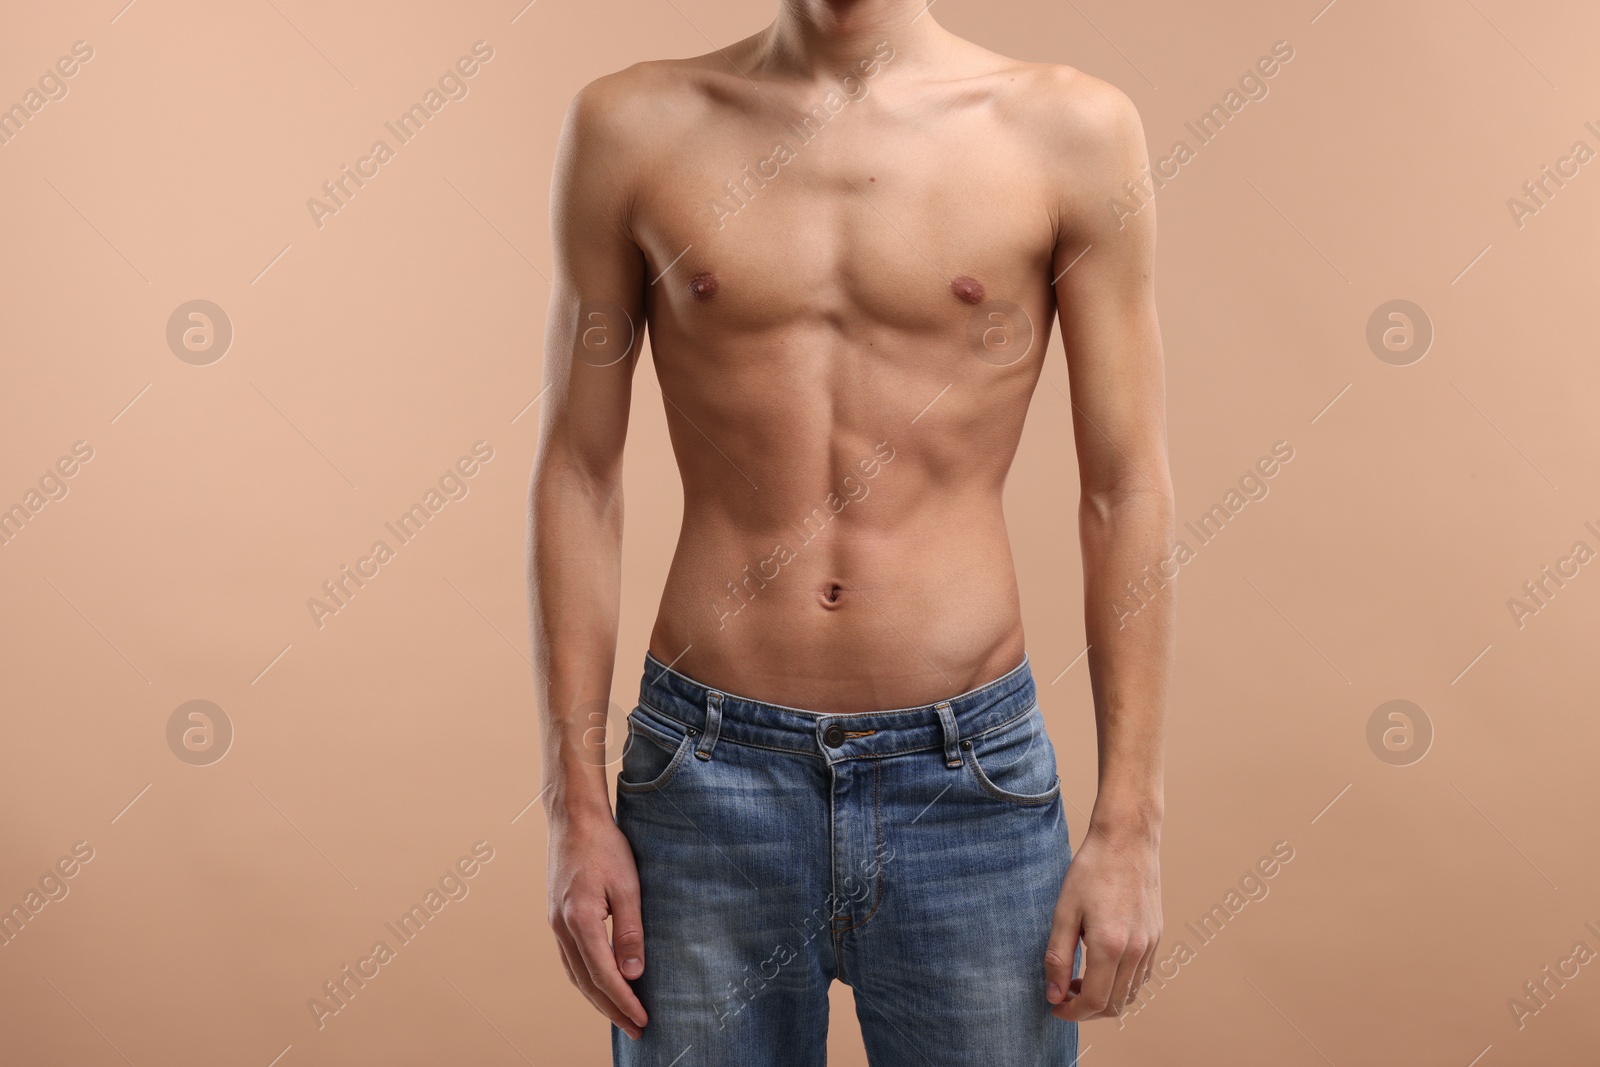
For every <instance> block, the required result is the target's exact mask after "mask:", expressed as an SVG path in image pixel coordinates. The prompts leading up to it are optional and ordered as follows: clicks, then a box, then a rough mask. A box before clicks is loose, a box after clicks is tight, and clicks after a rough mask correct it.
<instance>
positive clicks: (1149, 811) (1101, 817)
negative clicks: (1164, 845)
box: [1089, 791, 1165, 846]
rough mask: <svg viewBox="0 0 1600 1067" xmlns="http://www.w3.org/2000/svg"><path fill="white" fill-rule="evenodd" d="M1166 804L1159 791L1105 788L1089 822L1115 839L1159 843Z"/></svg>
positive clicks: (1149, 843) (1101, 832) (1097, 829)
mask: <svg viewBox="0 0 1600 1067" xmlns="http://www.w3.org/2000/svg"><path fill="white" fill-rule="evenodd" d="M1164 812H1165V804H1164V801H1163V799H1162V797H1161V795H1160V793H1159V792H1156V793H1153V794H1152V793H1144V794H1139V795H1128V794H1110V795H1108V794H1107V793H1106V792H1104V791H1102V792H1101V794H1100V796H1099V797H1097V798H1096V800H1095V804H1094V810H1093V811H1092V812H1090V813H1089V826H1090V829H1091V830H1094V831H1096V832H1098V833H1100V834H1103V835H1105V836H1106V837H1107V838H1110V839H1111V840H1112V841H1114V842H1117V843H1119V844H1121V843H1124V842H1126V843H1131V844H1148V845H1152V846H1155V845H1159V844H1160V843H1161V821H1162V816H1163V814H1164Z"/></svg>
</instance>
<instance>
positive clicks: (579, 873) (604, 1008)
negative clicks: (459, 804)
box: [546, 817, 649, 1039]
mask: <svg viewBox="0 0 1600 1067" xmlns="http://www.w3.org/2000/svg"><path fill="white" fill-rule="evenodd" d="M548 871H549V873H548V876H547V879H546V881H547V885H548V887H549V894H548V896H549V900H548V918H549V921H550V928H551V929H552V930H554V931H555V935H556V944H557V945H559V946H560V948H561V960H562V963H563V964H564V965H565V966H566V968H567V978H568V979H570V980H571V982H572V984H573V985H575V986H577V987H578V989H579V991H581V992H582V993H583V995H584V996H586V997H588V998H589V1002H590V1003H591V1004H593V1005H594V1006H595V1008H596V1009H597V1010H598V1011H599V1012H600V1013H601V1014H602V1015H604V1016H605V1017H606V1018H608V1019H610V1020H611V1021H612V1022H614V1023H616V1024H617V1025H618V1026H619V1027H621V1028H622V1029H623V1031H624V1032H625V1033H627V1035H628V1036H629V1037H631V1038H635V1039H637V1038H638V1037H639V1036H640V1033H641V1029H642V1027H643V1026H644V1025H645V1023H646V1022H648V1021H649V1020H648V1016H647V1015H646V1014H645V1010H644V1005H643V1004H640V1003H639V998H638V997H636V996H634V994H633V989H632V987H630V986H629V985H628V980H631V979H635V978H638V977H639V976H640V975H641V974H643V973H644V927H643V925H642V924H641V922H640V918H639V871H638V868H637V867H635V866H634V862H633V850H632V849H631V848H630V847H629V846H628V839H627V838H626V837H624V836H623V835H622V831H621V830H619V829H617V824H616V823H615V822H613V821H611V820H610V819H609V818H606V819H600V818H590V819H576V818H571V817H561V818H554V819H552V820H551V822H550V852H549V866H548ZM608 915H609V916H611V938H610V939H609V940H608V939H607V936H606V916H608Z"/></svg>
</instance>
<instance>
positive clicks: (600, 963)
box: [571, 914, 649, 1027]
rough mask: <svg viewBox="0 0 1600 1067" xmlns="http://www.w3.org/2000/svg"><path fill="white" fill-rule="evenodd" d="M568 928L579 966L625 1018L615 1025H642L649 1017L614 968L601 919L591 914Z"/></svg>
mask: <svg viewBox="0 0 1600 1067" xmlns="http://www.w3.org/2000/svg"><path fill="white" fill-rule="evenodd" d="M571 930H572V938H573V940H574V941H576V942H577V944H578V954H579V955H580V956H582V957H583V968H584V969H585V970H586V971H587V972H588V975H589V981H590V982H592V983H593V984H594V987H595V990H596V992H597V993H598V994H599V995H600V997H601V998H602V999H604V1000H607V1001H609V1002H610V1003H611V1004H612V1006H614V1007H615V1008H617V1009H618V1010H619V1011H620V1012H621V1013H622V1015H623V1016H625V1017H626V1019H627V1020H628V1021H629V1022H628V1023H627V1024H625V1023H623V1022H621V1021H620V1020H619V1021H618V1022H617V1025H618V1026H625V1025H629V1024H631V1025H633V1026H636V1027H642V1026H644V1024H645V1023H646V1022H648V1021H649V1018H648V1016H646V1015H645V1012H644V1005H643V1004H640V1003H639V998H638V997H636V996H634V993H633V987H632V986H630V985H628V983H627V980H626V979H624V978H623V977H622V972H621V971H619V970H617V960H616V957H615V956H613V955H612V954H611V942H610V941H609V940H607V938H606V924H605V922H604V921H603V920H602V919H601V918H600V917H599V916H598V915H593V914H591V915H588V916H585V917H582V918H580V919H579V920H578V923H577V925H576V926H575V927H571ZM607 1014H608V1015H609V1014H610V1013H609V1012H607Z"/></svg>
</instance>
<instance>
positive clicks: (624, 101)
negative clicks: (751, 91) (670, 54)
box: [567, 59, 703, 148]
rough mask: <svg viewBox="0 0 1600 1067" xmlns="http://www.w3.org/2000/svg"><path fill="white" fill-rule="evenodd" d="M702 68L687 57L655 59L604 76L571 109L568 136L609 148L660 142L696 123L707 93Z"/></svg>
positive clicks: (576, 98) (583, 91)
mask: <svg viewBox="0 0 1600 1067" xmlns="http://www.w3.org/2000/svg"><path fill="white" fill-rule="evenodd" d="M699 81H700V72H699V71H697V70H696V69H695V68H694V67H692V66H691V65H690V63H689V62H688V61H684V60H674V59H665V60H650V61H647V62H642V63H635V64H634V65H633V66H631V67H626V68H624V69H622V70H619V71H616V72H614V73H611V74H606V75H603V76H602V77H599V78H596V79H595V80H594V81H592V82H590V83H589V84H587V85H585V86H584V87H583V88H582V89H579V90H578V93H577V95H576V96H574V97H573V98H572V103H571V104H570V105H569V106H568V108H567V130H568V135H569V136H571V137H575V138H577V139H578V140H579V141H580V142H599V143H602V144H605V145H607V146H608V147H613V148H618V147H623V146H626V145H633V146H639V145H644V144H648V143H649V142H651V141H652V140H659V139H661V138H662V137H663V135H664V134H665V133H666V132H668V131H669V130H670V129H671V128H672V127H673V126H676V125H678V124H679V123H682V122H686V121H693V119H694V117H695V113H696V112H697V111H698V110H699V107H697V105H699V106H703V103H701V101H702V100H703V94H702V93H701V91H700V86H699Z"/></svg>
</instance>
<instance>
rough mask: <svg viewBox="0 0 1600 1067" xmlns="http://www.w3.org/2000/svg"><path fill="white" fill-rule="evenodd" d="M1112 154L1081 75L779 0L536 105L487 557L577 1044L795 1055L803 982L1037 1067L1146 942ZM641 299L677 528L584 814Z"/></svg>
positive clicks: (1138, 496)
mask: <svg viewBox="0 0 1600 1067" xmlns="http://www.w3.org/2000/svg"><path fill="white" fill-rule="evenodd" d="M1146 158H1147V157H1146V153H1145V147H1144V133H1143V129H1142V126H1141V124H1140V121H1139V118H1138V115H1137V113H1136V111H1135V110H1134V107H1133V105H1132V104H1131V103H1130V102H1129V100H1128V98H1127V97H1126V96H1125V95H1123V94H1122V93H1121V92H1120V91H1118V90H1117V89H1115V88H1113V87H1111V86H1109V85H1107V84H1106V83H1104V82H1102V81H1099V80H1097V79H1095V78H1092V77H1090V76H1088V75H1086V74H1083V73H1080V72H1078V71H1076V70H1073V69H1071V68H1068V67H1061V66H1052V65H1047V64H1037V63H1023V62H1018V61H1016V60H1011V59H1007V58H1005V57H1002V56H999V55H996V54H994V53H992V52H989V51H986V50H984V49H982V48H979V47H977V46H975V45H973V44H971V43H969V42H967V41H965V40H962V39H960V38H958V37H956V36H954V35H953V34H951V33H949V32H948V31H947V30H945V29H943V28H942V27H941V26H940V25H939V24H938V23H937V22H936V21H935V19H934V17H933V15H932V14H931V13H930V12H928V11H925V10H924V5H923V2H922V0H781V9H780V11H779V13H778V16H777V19H776V21H775V22H774V23H773V24H772V25H771V26H770V27H768V28H767V29H766V30H764V31H763V32H761V33H758V34H756V35H755V36H753V37H750V38H748V39H746V40H743V41H740V42H738V43H737V44H733V45H730V46H728V47H726V48H720V49H717V50H715V51H713V52H711V53H709V54H707V55H704V56H700V57H698V58H695V59H688V60H673V61H665V62H652V63H641V64H637V65H635V66H633V67H630V68H628V69H627V70H624V71H622V72H620V73H617V74H613V75H610V76H607V77H604V78H601V79H599V80H598V81H595V82H594V83H592V84H590V85H588V86H586V87H585V88H584V89H583V90H582V91H581V92H580V93H579V94H578V96H577V98H576V99H575V100H574V102H573V104H572V107H571V110H570V111H569V113H568V115H567V120H566V125H565V128H564V130H563V133H562V137H561V147H560V150H559V153H558V157H557V162H556V168H555V179H554V189H553V195H552V207H551V218H552V229H553V242H554V248H555V260H556V269H555V275H554V279H553V290H552V293H551V299H550V309H549V321H548V328H547V344H546V359H545V380H546V382H547V384H548V392H546V393H545V397H544V401H543V408H542V411H541V422H540V434H539V446H538V453H537V458H536V461H535V468H534V473H533V480H532V486H531V494H530V553H529V578H530V592H531V599H532V616H533V626H534V636H535V647H536V654H537V667H538V672H539V675H540V677H539V693H538V696H539V707H540V713H541V722H542V730H543V741H544V752H543V758H544V785H545V787H546V789H545V792H544V794H543V796H544V803H545V807H546V810H547V812H548V815H549V826H550V843H549V866H548V880H549V894H548V919H549V921H550V923H551V926H552V927H553V929H554V932H555V935H556V940H557V942H558V944H559V946H560V952H561V957H562V959H563V961H564V963H565V966H566V970H567V974H568V977H569V978H570V979H571V980H572V981H573V983H574V984H575V985H576V986H577V987H578V988H579V989H580V990H581V991H582V992H583V993H584V995H585V996H586V997H587V998H588V999H589V1000H590V1001H591V1002H592V1003H593V1004H594V1006H595V1007H596V1008H597V1009H598V1010H599V1011H600V1012H602V1013H603V1014H604V1015H606V1016H607V1017H608V1018H609V1019H610V1020H611V1021H612V1023H613V1024H614V1026H613V1029H612V1047H613V1054H614V1057H615V1062H616V1063H618V1064H640V1065H643V1064H651V1065H656V1067H667V1065H668V1064H674V1063H677V1064H681V1065H682V1067H689V1065H691V1064H692V1065H697V1067H704V1065H730V1067H732V1065H738V1067H751V1065H762V1064H784V1065H789V1064H797V1065H798V1064H804V1065H812V1064H821V1063H823V1062H824V1058H825V1051H826V1046H825V1035H826V1030H827V1009H828V998H827V989H828V985H829V983H830V982H831V981H833V980H835V979H837V980H841V981H844V982H847V983H848V984H849V985H850V986H851V987H852V989H853V991H854V994H855V999H856V1005H857V1014H858V1017H859V1019H860V1022H861V1026H862V1031H863V1035H864V1040H865V1043H866V1048H867V1051H868V1054H869V1056H870V1058H871V1062H872V1063H873V1064H874V1067H899V1065H902V1064H905V1065H911V1064H916V1065H922V1064H936V1065H944V1064H974V1063H983V1064H986V1065H999V1067H1023V1065H1027V1067H1037V1065H1044V1064H1047V1065H1063V1067H1064V1065H1068V1064H1073V1063H1075V1062H1076V1053H1077V1023H1078V1022H1080V1021H1084V1020H1089V1019H1097V1018H1104V1017H1109V1016H1114V1015H1116V1014H1117V1013H1118V1012H1119V1011H1120V1010H1121V1009H1122V1007H1123V1006H1124V1005H1126V1004H1127V1003H1128V1002H1129V1001H1130V1000H1131V998H1132V997H1133V996H1134V994H1135V992H1136V991H1137V989H1138V988H1139V985H1140V983H1141V981H1142V980H1144V978H1145V977H1146V976H1147V974H1148V972H1149V969H1150V967H1151V965H1152V962H1153V961H1154V959H1155V956H1156V947H1157V944H1158V942H1159V940H1160V936H1161V909H1160V889H1159V875H1158V858H1157V852H1158V846H1159V838H1160V824H1161V818H1162V806H1163V799H1162V785H1161V770H1162V757H1161V738H1162V723H1163V718H1164V710H1165V703H1166V698H1167V678H1168V672H1169V664H1170V660H1171V654H1172V612H1173V592H1174V590H1173V589H1172V588H1171V585H1172V583H1171V582H1170V581H1168V582H1167V583H1165V585H1164V586H1162V587H1161V588H1159V589H1157V588H1154V587H1152V586H1151V585H1150V584H1149V583H1150V581H1151V579H1150V578H1149V576H1148V575H1147V574H1146V573H1145V565H1146V563H1148V562H1153V561H1157V560H1163V559H1166V558H1168V555H1169V552H1168V549H1169V546H1170V545H1171V544H1172V537H1173V530H1172V521H1173V520H1172V514H1173V507H1172V491H1171V485H1170V480H1169V474H1168V468H1167V459H1166V430H1165V412H1164V384H1163V369H1162V353H1161V342H1160V335H1159V330H1158V326H1157V320H1156V312H1155V306H1154V298H1153V285H1152V265H1153V259H1154V241H1155V212H1154V209H1153V207H1151V206H1148V205H1146V206H1144V207H1142V208H1140V209H1138V210H1131V205H1132V204H1133V203H1135V202H1134V201H1130V200H1129V197H1128V191H1127V186H1125V182H1127V181H1128V180H1130V179H1131V180H1133V181H1134V182H1139V181H1140V180H1141V179H1142V177H1143V168H1144V165H1145V162H1146ZM1113 200H1115V201H1119V202H1121V203H1122V205H1123V207H1122V208H1114V207H1113V206H1111V202H1112V201H1113ZM1058 308H1059V309H1060V312H1061V314H1060V319H1061V329H1062V336H1063V342H1064V348H1065V351H1066V357H1067V363H1068V372H1069V377H1070V381H1071V394H1072V406H1073V432H1074V439H1075V441H1076V446H1077V458H1078V469H1079V480H1080V486H1081V501H1080V505H1079V531H1080V536H1081V545H1082V553H1083V567H1084V589H1085V600H1086V603H1085V625H1086V634H1087V643H1088V645H1089V653H1088V669H1089V671H1090V676H1091V680H1092V690H1093V696H1094V707H1095V716H1096V724H1097V730H1098V748H1099V785H1098V794H1097V797H1096V800H1095V804H1094V807H1093V810H1092V813H1091V814H1090V817H1089V826H1088V828H1087V832H1086V834H1085V836H1084V838H1083V841H1082V843H1081V845H1080V847H1079V850H1078V852H1077V854H1076V855H1075V856H1073V857H1071V862H1070V866H1069V863H1068V860H1069V850H1068V836H1067V828H1066V821H1065V819H1064V818H1063V815H1064V812H1063V809H1062V803H1063V800H1062V797H1061V796H1060V780H1059V778H1058V777H1057V775H1056V763H1055V756H1054V752H1053V750H1052V749H1051V747H1050V742H1049V739H1048V737H1047V736H1046V735H1045V734H1044V732H1043V730H1042V728H1041V724H1042V717H1041V712H1040V710H1039V708H1038V702H1037V693H1036V691H1035V688H1034V683H1033V679H1032V676H1031V673H1030V670H1029V664H1028V660H1027V657H1026V655H1025V648H1024V640H1023V631H1022V621H1021V613H1020V604H1019V596H1018V591H1017V585H1016V578H1015V574H1014V571H1013V565H1012V558H1011V552H1010V547H1009V544H1008V541H1007V534H1006V527H1005V522H1004V516H1003V509H1002V496H1003V490H1004V485H1005V478H1006V472H1007V469H1008V467H1009V466H1010V463H1011V460H1012V457H1013V455H1014V453H1015V450H1016V447H1017V443H1018V440H1019V438H1020V436H1021V432H1022V425H1023V420H1024V417H1025V415H1026V412H1027V409H1028V404H1029V398H1030V396H1031V395H1032V393H1033V391H1034V388H1035V385H1036V383H1037V381H1038V378H1039V374H1040V371H1041V368H1042V366H1043V361H1044V358H1045V349H1046V343H1047V341H1048V338H1049V331H1050V324H1051V321H1052V319H1053V318H1054V317H1055V313H1056V310H1057V309H1058ZM646 327H647V328H648V333H649V339H650V347H651V352H652V356H653V358H654V361H655V373H656V377H657V379H658V381H659V382H660V388H661V392H662V394H663V397H664V404H665V412H666V418H667V425H668V429H669V432H670V436H671V440H672V446H673V450H674V453H675V455H676V459H677V463H678V467H679V471H680V473H681V476H682V481H683V489H684V509H683V526H682V528H681V530H680V531H679V535H678V542H677V551H676V554H675V556H674V557H673V560H672V566H671V570H670V573H669V574H668V577H667V583H666V588H665V591H664V595H663V597H662V600H661V606H660V611H659V614H658V616H657V619H656V623H655V628H654V631H653V632H652V634H651V638H650V642H649V648H648V652H647V656H646V659H645V672H644V677H643V679H642V681H641V688H640V700H639V704H638V705H637V706H636V707H635V708H634V709H633V711H632V712H631V713H630V714H629V716H628V726H629V733H628V739H627V747H626V749H625V753H624V755H623V756H622V760H621V766H620V769H619V773H618V775H617V792H618V795H617V808H616V814H615V816H613V812H612V808H611V804H610V800H609V797H608V792H607V784H608V783H607V777H608V774H609V772H608V771H607V770H606V769H605V765H606V763H607V758H606V754H605V751H604V748H603V745H602V744H601V743H600V740H601V738H600V735H601V734H602V733H603V731H597V730H596V721H595V720H596V718H597V717H596V716H595V715H594V714H593V711H592V709H594V708H596V707H601V708H603V707H605V706H606V701H607V697H608V695H609V691H610V684H611V678H612V667H613V658H614V655H615V651H616V648H615V644H616V634H617V615H618V598H619V593H620V584H621V578H620V570H621V568H620V553H621V539H622V491H621V487H622V471H621V465H622V455H623V438H624V434H625V432H626V428H627V421H628V409H629V403H630V400H631V384H632V376H633V371H634V368H635V365H636V362H637V357H638V355H639V353H640V351H641V349H642V341H643V336H642V335H643V334H644V332H645V330H646ZM634 521H636V522H637V521H640V520H639V518H638V517H636V518H635V520H634ZM643 521H645V522H646V523H649V524H651V525H654V524H655V523H654V517H653V516H644V517H643ZM1134 580H1138V582H1139V584H1140V587H1141V589H1142V594H1143V595H1142V597H1141V599H1144V600H1146V601H1147V603H1146V604H1145V606H1144V607H1143V608H1142V609H1141V610H1140V611H1139V612H1138V613H1137V614H1136V615H1135V614H1131V613H1130V612H1128V610H1127V608H1126V606H1125V605H1126V604H1127V599H1126V598H1127V592H1128V586H1127V583H1129V582H1130V581H1134ZM1040 595H1044V594H1043V593H1041V594H1040ZM1119 605H1122V606H1119ZM1060 651H1061V650H1055V652H1054V653H1053V654H1052V659H1056V660H1058V661H1059V660H1060V659H1061V655H1060ZM614 748H615V746H613V749H614ZM608 916H609V919H610V924H611V925H610V931H609V933H608V931H607V927H606V920H607V917H608ZM1080 943H1081V950H1080ZM1075 963H1076V964H1081V968H1082V969H1081V972H1078V973H1079V974H1080V977H1076V978H1075V977H1074V973H1075V969H1074V968H1075ZM679 1057H682V1058H681V1059H680V1058H679Z"/></svg>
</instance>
